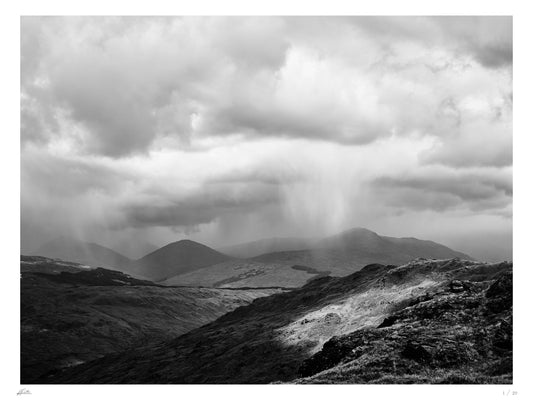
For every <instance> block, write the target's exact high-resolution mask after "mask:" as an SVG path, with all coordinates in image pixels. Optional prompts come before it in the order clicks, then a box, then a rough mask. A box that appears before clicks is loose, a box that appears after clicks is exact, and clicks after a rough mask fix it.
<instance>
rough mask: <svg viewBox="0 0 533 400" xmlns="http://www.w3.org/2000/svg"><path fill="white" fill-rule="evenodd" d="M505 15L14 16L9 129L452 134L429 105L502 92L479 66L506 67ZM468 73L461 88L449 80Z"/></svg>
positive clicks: (45, 135) (129, 141)
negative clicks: (18, 69)
mask: <svg viewBox="0 0 533 400" xmlns="http://www.w3.org/2000/svg"><path fill="white" fill-rule="evenodd" d="M511 23H512V21H511V20H510V19H509V18H503V19H502V18H492V19H491V18H487V19H484V18H467V19H463V18H452V19H448V18H415V19H410V18H352V19H344V18H330V19H327V18H309V19H305V18H278V17H272V18H268V17H261V18H259V17H258V18H42V19H36V18H23V27H22V36H23V38H22V49H21V51H22V72H23V84H22V92H23V114H22V122H23V129H22V139H23V141H24V142H26V141H30V142H32V141H33V142H39V141H40V142H48V143H49V142H52V143H54V142H59V143H62V144H64V143H67V142H68V143H73V144H72V145H71V149H72V150H73V151H78V152H80V151H81V152H85V153H86V154H97V155H104V156H108V157H114V158H117V157H118V158H120V157H127V156H129V155H134V154H148V153H149V152H150V150H151V149H152V148H153V145H154V143H156V142H157V141H158V140H159V139H160V138H162V137H167V136H171V137H175V138H177V139H178V140H177V141H176V143H177V145H179V146H181V147H182V148H187V147H189V146H191V145H193V143H194V142H196V141H198V140H200V139H202V138H206V137H212V136H217V135H244V136H251V137H264V136H278V137H303V138H310V139H315V140H317V139H318V140H329V141H335V142H339V143H345V144H357V145H364V144H368V143H370V142H373V141H374V140H377V139H379V138H381V137H387V136H391V135H393V134H397V135H398V134H400V135H413V134H423V135H434V136H436V137H443V136H446V135H449V132H447V129H448V130H452V131H453V127H449V126H448V120H449V116H448V115H445V114H442V104H443V102H445V101H453V102H455V104H462V103H463V102H464V101H465V98H466V97H467V96H469V95H471V94H472V93H475V94H476V95H477V96H478V97H480V98H483V99H486V100H487V101H490V102H493V103H494V102H497V101H500V100H501V98H502V97H505V96H508V93H504V92H505V90H507V91H508V88H509V82H510V78H509V76H508V74H506V73H503V75H502V73H501V72H500V71H499V70H498V71H495V70H492V69H491V68H485V67H486V66H487V65H488V64H491V65H498V66H505V65H508V64H506V63H505V62H504V61H505V60H504V58H505V55H506V54H507V53H508V49H507V48H508V46H509V45H510V44H512V36H511V35H512V32H511V27H512V26H511ZM313 29H314V31H313ZM465 54H466V56H465ZM468 55H469V56H470V58H474V59H475V60H478V61H479V62H480V64H476V65H472V64H471V60H470V59H469V58H468V57H467V56H468ZM465 57H466V58H465ZM465 69H466V70H468V69H470V71H466V72H465ZM473 75H475V76H476V78H475V79H473V80H472V81H471V82H470V83H469V85H468V90H465V88H464V87H462V86H461V85H459V84H458V83H456V82H460V81H461V80H463V81H464V80H466V79H469V78H471V77H472V76H473ZM458 78H459V79H458ZM458 112H461V110H458ZM490 118H491V115H487V114H480V115H478V116H476V119H477V120H478V121H485V120H487V119H490ZM454 144H455V143H451V144H450V145H449V146H448V145H447V142H446V140H443V146H445V147H452V146H453V145H454Z"/></svg>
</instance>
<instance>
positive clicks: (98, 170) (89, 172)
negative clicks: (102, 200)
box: [21, 151, 137, 199]
mask: <svg viewBox="0 0 533 400" xmlns="http://www.w3.org/2000/svg"><path fill="white" fill-rule="evenodd" d="M21 162H22V163H23V165H24V168H23V169H22V171H21V172H22V173H21V181H22V184H23V185H24V186H26V185H27V186H28V189H31V190H32V191H41V192H43V193H46V194H47V195H50V196H55V197H61V196H64V198H67V199H68V198H70V197H80V196H83V195H84V194H86V193H87V192H100V193H103V194H106V195H112V194H116V193H120V192H121V191H122V190H123V188H124V186H125V185H127V184H128V183H130V182H135V181H136V180H137V177H135V176H134V175H133V174H131V173H129V172H128V171H124V170H120V169H117V168H113V167H110V166H108V165H104V164H99V163H97V162H95V161H94V160H83V159H81V160H80V159H68V158H62V157H51V156H49V155H47V154H46V153H44V154H42V153H38V152H36V151H32V152H27V153H23V154H22V160H21ZM24 189H26V188H24Z"/></svg>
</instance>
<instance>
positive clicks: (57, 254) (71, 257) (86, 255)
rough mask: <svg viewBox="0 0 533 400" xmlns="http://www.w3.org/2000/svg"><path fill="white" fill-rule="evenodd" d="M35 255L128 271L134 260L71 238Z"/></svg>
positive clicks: (49, 245)
mask: <svg viewBox="0 0 533 400" xmlns="http://www.w3.org/2000/svg"><path fill="white" fill-rule="evenodd" d="M33 255H36V256H43V257H48V258H60V259H62V260H68V261H71V262H76V263H80V264H84V265H90V266H93V267H106V268H112V269H118V270H121V271H124V270H127V269H128V266H129V265H130V264H131V262H132V260H130V259H129V258H128V257H126V256H123V255H122V254H119V253H117V252H116V251H114V250H111V249H109V248H107V247H104V246H101V245H99V244H96V243H87V242H82V241H79V240H74V239H69V238H57V239H54V240H52V241H50V242H47V243H45V244H43V245H42V246H41V247H40V248H39V249H37V250H36V251H34V252H33Z"/></svg>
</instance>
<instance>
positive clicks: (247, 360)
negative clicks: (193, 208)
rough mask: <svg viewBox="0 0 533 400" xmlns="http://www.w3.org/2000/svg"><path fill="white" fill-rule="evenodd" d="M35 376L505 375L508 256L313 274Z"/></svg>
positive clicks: (168, 379) (345, 378) (65, 379)
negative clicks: (180, 329) (205, 319)
mask: <svg viewBox="0 0 533 400" xmlns="http://www.w3.org/2000/svg"><path fill="white" fill-rule="evenodd" d="M151 290H160V289H159V288H157V289H151ZM176 336H177V335H176ZM33 382H35V383H37V382H42V383H272V382H275V383H283V382H288V383H291V382H292V383H511V382H512V264H510V263H499V264H484V263H479V262H475V261H468V260H463V261H461V260H459V259H451V260H440V261H436V260H425V259H419V260H415V261H413V262H410V263H408V264H406V265H403V266H401V267H396V266H387V265H380V264H372V265H368V266H366V267H365V268H363V269H362V270H360V271H358V272H355V273H353V274H351V275H348V276H346V277H341V278H334V277H318V278H316V279H315V280H312V281H311V282H309V283H308V284H306V285H305V286H303V287H302V288H299V289H294V290H292V291H288V292H282V293H277V294H274V295H271V296H268V297H261V298H257V299H255V300H254V301H253V302H252V303H251V304H249V305H246V306H243V307H239V308H237V309H235V310H234V311H232V312H229V313H227V314H225V315H223V316H221V317H220V318H218V319H217V320H215V321H213V322H210V323H208V324H206V325H204V326H201V327H199V328H196V329H193V330H191V331H189V332H187V333H185V334H183V335H181V336H177V337H175V338H174V339H171V340H166V341H161V342H158V343H145V344H144V345H143V344H139V345H138V346H135V347H130V348H129V349H127V350H126V351H123V352H120V353H114V354H109V355H107V356H104V357H102V358H99V359H97V360H93V361H89V362H86V363H84V364H81V365H78V366H73V367H70V368H66V369H64V370H62V371H58V372H56V373H51V374H49V375H48V376H46V377H42V378H40V379H37V380H33ZM27 383H30V382H29V381H28V382H27Z"/></svg>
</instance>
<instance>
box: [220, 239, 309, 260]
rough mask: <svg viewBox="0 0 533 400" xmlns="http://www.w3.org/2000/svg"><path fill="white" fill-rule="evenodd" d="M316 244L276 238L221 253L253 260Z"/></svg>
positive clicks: (228, 247) (255, 241) (227, 248)
mask: <svg viewBox="0 0 533 400" xmlns="http://www.w3.org/2000/svg"><path fill="white" fill-rule="evenodd" d="M316 242H317V239H309V238H295V237H276V238H268V239H260V240H254V241H253V242H247V243H241V244H236V245H233V246H226V247H222V248H220V249H219V251H220V252H221V253H224V254H227V255H229V256H232V257H237V258H253V257H257V256H260V255H261V254H266V253H275V252H279V251H289V250H305V249H310V248H312V247H313V246H314V245H315V243H316Z"/></svg>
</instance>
